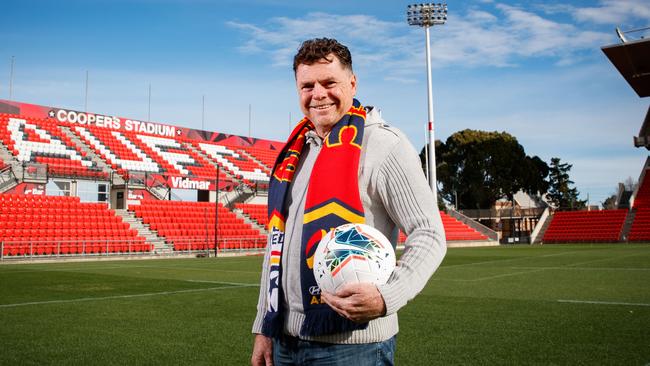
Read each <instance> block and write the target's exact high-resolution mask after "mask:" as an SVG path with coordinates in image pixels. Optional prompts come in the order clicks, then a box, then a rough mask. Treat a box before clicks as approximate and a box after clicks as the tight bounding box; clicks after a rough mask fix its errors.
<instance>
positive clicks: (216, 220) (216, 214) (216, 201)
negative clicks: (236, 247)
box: [214, 164, 219, 258]
mask: <svg viewBox="0 0 650 366" xmlns="http://www.w3.org/2000/svg"><path fill="white" fill-rule="evenodd" d="M215 182H216V187H214V188H215V199H214V257H215V258H216V257H217V255H218V253H219V244H217V239H218V237H217V229H218V228H219V225H218V224H219V164H217V179H215Z"/></svg>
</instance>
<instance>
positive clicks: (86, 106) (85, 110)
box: [84, 70, 88, 112]
mask: <svg viewBox="0 0 650 366" xmlns="http://www.w3.org/2000/svg"><path fill="white" fill-rule="evenodd" d="M84 112H88V70H86V97H85V99H84Z"/></svg>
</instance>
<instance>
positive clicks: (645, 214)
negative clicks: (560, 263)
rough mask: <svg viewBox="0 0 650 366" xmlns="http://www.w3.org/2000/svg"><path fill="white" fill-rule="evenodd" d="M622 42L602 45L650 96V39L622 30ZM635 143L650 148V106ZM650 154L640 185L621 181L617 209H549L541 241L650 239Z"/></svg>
mask: <svg viewBox="0 0 650 366" xmlns="http://www.w3.org/2000/svg"><path fill="white" fill-rule="evenodd" d="M619 38H620V39H621V41H622V43H620V44H615V45H610V46H605V47H603V48H602V50H603V52H604V53H605V55H606V56H607V58H608V59H609V60H610V61H611V62H612V64H613V65H614V67H615V68H616V69H617V70H618V71H619V73H620V74H621V76H622V77H623V78H624V79H625V80H626V81H627V82H628V84H629V85H630V87H631V88H632V89H633V90H634V91H635V92H636V93H637V95H638V96H639V97H641V98H645V97H648V96H650V39H647V38H640V39H638V40H628V39H627V38H626V37H624V36H622V35H621V33H620V31H619ZM634 146H635V147H645V148H646V149H648V150H650V107H649V108H648V112H647V114H646V116H645V120H644V121H643V123H642V125H641V129H640V131H639V135H638V136H634ZM649 169H650V157H648V158H647V159H646V162H645V163H644V165H643V167H642V169H641V173H640V175H639V180H638V184H637V186H636V188H635V189H634V190H633V191H632V192H629V191H626V190H625V188H624V186H623V185H622V184H619V192H618V194H617V197H616V206H617V207H616V209H613V210H603V211H578V212H557V213H554V214H549V213H548V212H546V213H545V216H544V219H543V220H540V229H538V234H539V235H538V238H539V239H538V241H540V242H544V243H571V242H610V243H611V242H626V241H629V242H650V179H648V178H650V176H649V175H648V174H646V173H647V172H648V170H649Z"/></svg>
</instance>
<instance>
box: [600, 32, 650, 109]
mask: <svg viewBox="0 0 650 366" xmlns="http://www.w3.org/2000/svg"><path fill="white" fill-rule="evenodd" d="M602 50H603V52H604V53H605V55H607V58H609V60H610V61H611V62H612V63H613V64H614V66H615V67H616V69H618V72H620V73H621V75H623V77H624V78H625V80H627V82H628V84H630V86H631V87H632V89H634V91H635V92H636V93H637V94H638V95H639V97H641V98H643V97H647V96H649V95H650V39H639V40H635V41H630V42H625V43H621V44H617V45H611V46H605V47H602Z"/></svg>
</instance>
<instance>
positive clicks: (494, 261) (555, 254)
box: [440, 250, 584, 269]
mask: <svg viewBox="0 0 650 366" xmlns="http://www.w3.org/2000/svg"><path fill="white" fill-rule="evenodd" d="M573 253H584V252H583V251H581V250H574V251H571V252H562V253H553V254H544V255H533V256H528V257H518V258H507V259H493V260H489V261H482V262H471V263H463V264H452V265H449V266H441V267H440V269H443V268H455V267H467V266H474V265H479V264H489V263H504V262H513V261H522V260H528V259H534V258H546V257H556V256H562V255H568V254H573Z"/></svg>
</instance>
